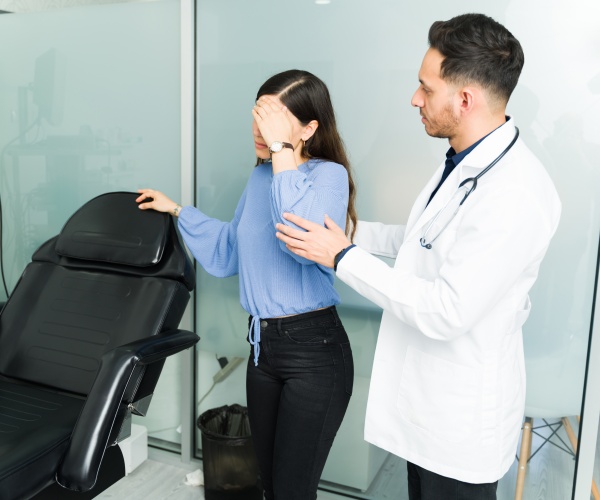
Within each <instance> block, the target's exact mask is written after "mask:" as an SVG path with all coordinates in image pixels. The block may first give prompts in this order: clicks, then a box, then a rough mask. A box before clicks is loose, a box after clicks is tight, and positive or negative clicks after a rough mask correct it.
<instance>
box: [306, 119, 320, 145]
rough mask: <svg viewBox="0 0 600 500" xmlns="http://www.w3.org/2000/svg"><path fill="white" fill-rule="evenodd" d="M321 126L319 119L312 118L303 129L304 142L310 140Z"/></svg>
mask: <svg viewBox="0 0 600 500" xmlns="http://www.w3.org/2000/svg"><path fill="white" fill-rule="evenodd" d="M318 128H319V122H318V121H317V120H312V121H310V122H308V125H306V126H305V127H304V130H303V131H302V140H303V141H304V142H306V141H308V140H309V139H310V138H311V137H312V136H313V135H314V134H315V132H316V131H317V129H318Z"/></svg>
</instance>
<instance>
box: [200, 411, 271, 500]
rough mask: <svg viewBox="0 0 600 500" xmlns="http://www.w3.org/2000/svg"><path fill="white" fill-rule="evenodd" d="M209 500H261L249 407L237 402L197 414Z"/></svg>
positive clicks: (206, 490) (206, 491)
mask: <svg viewBox="0 0 600 500" xmlns="http://www.w3.org/2000/svg"><path fill="white" fill-rule="evenodd" d="M198 428H199V429H200V431H201V433H202V463H203V470H204V494H205V497H206V500H226V499H227V500H229V499H231V500H234V499H235V500H242V499H243V500H262V498H263V491H262V486H261V483H260V478H259V472H258V464H257V462H256V455H255V453H254V446H253V444H252V436H251V435H250V423H249V422H248V409H247V408H246V407H244V406H240V405H237V404H234V405H231V406H227V405H226V406H221V407H220V408H213V409H212V410H207V411H205V412H204V413H203V414H202V415H200V416H199V417H198Z"/></svg>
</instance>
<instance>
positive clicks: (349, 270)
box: [337, 119, 560, 483]
mask: <svg viewBox="0 0 600 500" xmlns="http://www.w3.org/2000/svg"><path fill="white" fill-rule="evenodd" d="M514 134H515V126H514V123H513V120H512V119H510V120H509V121H508V122H507V123H505V124H504V125H502V126H501V127H500V128H498V129H496V130H495V131H494V132H493V133H492V134H490V135H489V136H488V137H486V138H485V139H484V141H483V142H482V143H481V144H479V145H478V146H477V147H476V148H475V149H474V150H473V151H472V152H471V153H470V154H469V155H467V156H466V157H465V158H464V159H463V161H462V162H461V163H460V164H459V165H458V166H457V167H456V168H455V169H454V170H453V171H452V173H451V174H450V176H449V177H448V178H447V179H446V181H445V182H444V184H443V185H442V186H441V188H440V189H439V191H438V192H437V194H436V195H435V196H434V198H433V200H432V201H431V203H430V204H429V206H427V208H425V206H426V203H427V200H428V199H429V196H430V194H431V192H432V190H433V189H434V187H435V186H436V185H437V183H438V182H439V179H440V177H441V173H442V170H443V167H444V165H443V164H442V165H441V166H440V167H439V169H438V170H437V172H436V173H435V175H434V176H433V177H432V179H431V180H430V181H429V183H428V184H427V185H426V186H425V188H424V189H423V191H422V192H421V194H420V195H419V197H418V198H417V200H416V202H415V204H414V206H413V209H412V211H411V213H410V216H409V219H408V223H407V225H406V227H404V226H385V225H382V224H379V223H369V222H362V221H361V222H359V224H358V231H357V237H356V243H357V244H358V247H357V248H354V249H352V250H351V251H349V252H348V253H347V254H346V256H345V257H344V258H343V259H342V260H341V261H340V263H339V265H338V269H337V276H338V277H339V278H340V279H341V280H342V281H344V282H345V283H347V284H348V285H349V286H351V287H352V288H354V289H355V290H357V291H358V292H359V293H361V294H362V295H364V296H365V297H366V298H368V299H370V300H371V301H373V302H374V303H375V304H377V305H379V306H380V307H382V308H383V310H384V312H383V317H382V320H381V327H380V331H379V338H378V342H377V349H376V352H375V360H374V363H373V373H372V377H371V386H370V392H369V400H368V405H367V417H366V424H365V439H366V440H367V441H369V442H370V443H373V444H375V445H377V446H379V447H380V448H383V449H385V450H388V451H390V452H391V453H393V454H395V455H398V456H400V457H403V458H405V459H406V460H408V461H410V462H413V463H415V464H417V465H419V466H421V467H424V468H426V469H427V470H430V471H432V472H435V473H437V474H441V475H443V476H446V477H451V478H455V479H458V480H460V481H466V482H470V483H488V482H493V481H496V480H498V479H499V478H500V477H502V476H503V475H504V474H505V473H506V471H507V470H508V469H509V467H510V465H511V464H512V463H513V461H514V459H515V451H516V447H517V441H518V437H519V431H520V427H521V423H522V418H523V411H524V401H525V365H524V359H523V346H522V333H521V327H522V325H523V323H524V322H525V320H526V319H527V316H528V315H529V309H530V302H529V297H528V292H529V290H530V288H531V286H532V285H533V283H534V281H535V279H536V277H537V274H538V269H539V265H540V262H541V260H542V258H543V256H544V254H545V252H546V249H547V247H548V244H549V242H550V239H551V237H552V235H553V234H554V232H555V230H556V227H557V225H558V220H559V216H560V201H559V198H558V195H557V193H556V190H555V188H554V185H553V183H552V181H551V179H550V177H549V176H548V174H547V173H546V171H545V170H544V168H543V166H542V165H541V164H540V162H539V161H538V160H537V159H536V158H535V157H534V156H533V154H532V153H531V152H530V151H529V149H528V148H527V147H526V146H525V144H524V143H523V142H522V141H521V139H518V140H517V142H516V143H515V145H514V146H513V148H512V149H511V150H510V151H509V152H508V153H507V154H506V156H505V157H504V158H503V159H502V160H500V162H499V163H498V164H496V165H495V166H494V167H493V168H492V169H491V170H490V171H489V172H487V173H486V174H485V175H484V176H483V177H482V178H481V179H480V181H479V183H478V187H477V189H476V190H475V191H474V192H473V193H472V194H471V196H470V197H469V198H468V199H467V201H466V202H465V204H464V205H463V207H462V209H461V210H460V211H459V212H458V214H457V215H456V217H455V218H454V219H453V220H452V221H451V223H450V224H449V225H448V227H447V228H446V229H445V230H444V231H443V232H442V233H441V235H440V236H439V238H438V239H437V240H436V241H435V242H434V243H433V248H432V249H430V250H427V249H425V248H422V247H421V245H420V243H419V239H420V238H421V236H422V235H423V232H424V230H425V228H426V226H427V224H428V222H429V221H430V220H431V219H432V217H434V216H435V214H437V212H438V211H439V210H440V208H441V207H442V206H443V205H444V204H445V203H446V202H447V200H448V199H449V198H450V197H451V196H452V195H453V194H454V193H455V191H456V189H457V188H458V185H459V184H460V182H461V181H462V180H464V179H466V178H468V177H474V176H475V175H477V174H478V173H479V172H481V170H482V169H483V168H485V167H486V166H487V165H488V164H489V163H490V162H492V161H493V160H494V159H495V158H496V157H497V156H498V155H499V154H500V153H501V151H502V150H503V149H504V148H505V147H506V146H507V145H508V144H509V143H510V142H511V140H512V139H513V137H514ZM371 254H377V255H385V256H391V257H396V262H395V266H394V267H393V268H390V267H389V266H388V265H387V264H385V263H384V262H382V261H381V260H380V259H378V258H377V257H374V256H373V255H371Z"/></svg>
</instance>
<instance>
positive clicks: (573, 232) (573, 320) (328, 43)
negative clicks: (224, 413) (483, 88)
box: [197, 0, 600, 500]
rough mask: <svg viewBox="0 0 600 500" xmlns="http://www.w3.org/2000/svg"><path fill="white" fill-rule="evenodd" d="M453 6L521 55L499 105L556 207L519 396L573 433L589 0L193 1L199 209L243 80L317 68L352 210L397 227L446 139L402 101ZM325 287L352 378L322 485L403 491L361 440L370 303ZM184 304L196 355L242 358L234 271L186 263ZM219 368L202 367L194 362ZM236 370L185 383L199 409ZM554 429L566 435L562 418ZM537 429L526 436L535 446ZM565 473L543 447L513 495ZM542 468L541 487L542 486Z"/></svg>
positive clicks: (394, 467)
mask: <svg viewBox="0 0 600 500" xmlns="http://www.w3.org/2000/svg"><path fill="white" fill-rule="evenodd" d="M464 12H483V13H485V14H487V15H490V16H492V17H494V18H495V19H497V20H498V21H500V22H502V23H503V24H505V25H506V26H507V27H508V28H509V29H510V30H511V31H512V32H513V33H514V34H515V36H516V37H517V38H518V39H519V40H520V41H521V43H522V45H523V48H524V51H525V57H526V63H525V68H524V71H523V74H522V77H521V80H520V84H519V86H518V87H517V90H516V91H515V93H514V96H513V98H512V100H511V102H510V104H509V113H510V114H511V115H513V117H514V119H515V122H516V124H517V125H518V126H519V128H520V130H521V136H522V137H523V139H524V140H525V141H526V143H527V144H528V145H529V146H530V148H531V149H532V150H533V151H534V152H535V153H536V154H537V155H538V156H539V157H540V158H541V159H542V161H543V162H544V164H545V165H546V167H547V169H548V171H549V172H550V174H551V176H552V177H553V179H554V181H555V183H556V185H557V188H558V190H559V193H560V195H561V198H562V201H563V204H564V215H563V219H562V223H561V226H560V228H559V230H558V233H557V235H556V238H555V241H554V243H553V245H552V246H551V248H550V250H549V253H548V256H547V259H546V261H545V262H544V264H543V267H542V269H541V275H540V278H539V281H538V283H537V284H536V286H535V288H534V290H533V291H532V293H531V299H532V302H533V311H532V314H531V317H530V319H529V320H528V322H527V323H526V325H525V348H526V355H527V370H528V376H529V380H530V384H529V387H528V397H527V408H528V413H529V416H531V417H535V418H536V425H537V423H538V422H541V423H542V424H543V421H539V418H540V417H545V418H547V419H548V422H549V424H552V425H554V423H555V422H557V423H558V424H560V423H561V417H569V421H570V423H571V426H572V427H573V429H574V432H575V433H577V432H578V424H577V419H576V415H578V413H579V412H580V409H579V408H580V406H581V397H582V389H583V379H584V370H585V357H586V352H587V347H588V346H587V335H588V332H589V326H590V314H591V300H592V291H593V283H594V275H595V256H596V251H597V248H596V245H597V241H598V232H599V226H600V224H599V223H600V211H599V208H598V200H600V196H599V195H600V193H599V192H598V190H599V189H600V179H599V175H600V168H599V162H598V158H599V157H600V154H599V153H600V139H599V138H600V125H599V123H598V120H597V117H598V116H599V114H600V98H599V94H600V70H599V68H600V53H599V52H598V47H599V46H600V32H599V31H598V29H597V19H599V18H600V6H599V5H598V2H596V1H595V0H575V1H574V2H568V3H565V2H560V1H558V0H553V1H550V2H542V1H541V0H524V1H519V2H516V1H506V0H505V1H498V2H494V3H493V4H492V3H486V4H485V6H483V5H482V3H481V2H476V1H468V0H458V1H455V2H442V1H428V2H424V3H423V2H417V3H415V2H413V3H405V2H397V1H394V0H376V1H372V2H363V1H359V0H345V1H339V0H332V1H331V2H330V3H329V4H317V3H316V2H314V1H308V0H294V1H288V2H285V3H282V2H277V1H275V0H257V1H252V2H247V1H245V0H237V1H236V0H232V1H229V2H227V5H225V4H224V3H223V2H219V1H217V0H200V1H199V2H198V17H197V23H198V47H197V50H198V107H197V112H198V135H197V141H198V158H197V168H198V170H197V175H198V178H197V182H198V189H197V194H198V202H199V206H200V208H201V209H202V210H204V211H206V213H208V214H209V215H211V216H214V217H218V218H221V219H223V220H229V219H230V218H231V217H232V216H233V211H234V209H235V206H236V204H237V201H238V198H239V195H240V194H241V192H242V189H243V187H244V185H245V181H246V179H247V178H248V176H249V174H250V172H251V170H252V168H253V165H254V156H253V147H252V137H251V130H250V124H251V114H250V110H251V107H252V105H253V100H254V96H255V93H256V90H257V88H258V86H259V85H260V84H261V83H262V82H263V81H264V80H265V79H266V78H267V77H268V76H270V75H271V74H274V73H276V72H279V71H282V70H285V69H289V68H300V69H306V70H308V71H311V72H313V73H315V74H317V75H318V76H319V77H321V78H322V79H323V80H324V81H325V82H326V83H327V84H328V86H329V89H330V91H331V94H332V98H333V101H334V105H335V107H336V111H337V114H338V121H339V125H340V128H341V132H342V135H343V137H344V140H345V142H346V144H347V146H348V149H349V152H350V157H351V161H352V166H353V168H354V172H355V176H356V180H357V184H358V195H357V196H358V198H357V203H358V206H357V208H358V213H359V218H361V219H364V220H378V221H382V222H387V223H404V222H405V221H406V218H407V216H408V212H409V209H410V207H411V205H412V203H413V201H414V199H415V197H416V196H417V194H418V192H419V191H420V190H421V188H422V187H423V185H424V184H425V182H426V181H427V180H428V179H429V177H430V176H431V174H432V173H433V171H434V170H435V169H436V168H437V166H438V165H439V164H440V163H441V162H442V159H443V158H444V154H445V152H446V150H447V148H448V144H447V142H446V141H442V140H439V139H433V138H430V137H428V136H427V135H426V134H425V133H424V131H423V126H422V124H421V123H420V120H419V114H418V110H416V109H412V108H411V107H410V99H411V96H412V94H413V92H414V91H415V89H416V87H417V85H418V81H417V72H418V69H419V66H420V64H421V60H422V57H423V54H424V53H425V51H426V49H427V31H428V29H429V26H430V25H431V23H432V22H433V21H435V20H438V19H448V18H450V17H452V16H454V15H457V14H461V13H464ZM232 13H233V15H232ZM534 24H535V26H539V27H543V29H541V28H540V29H534ZM339 289H340V292H341V294H342V300H343V303H342V305H341V306H340V307H339V310H340V312H341V316H342V319H343V321H344V324H345V326H346V328H347V330H348V332H349V335H350V339H351V342H352V348H353V351H354V355H355V362H356V377H357V378H356V381H357V382H356V387H357V388H358V389H357V390H356V391H355V393H354V395H353V400H352V403H351V405H352V406H351V408H350V410H349V412H348V414H347V417H346V421H345V422H344V424H343V426H342V429H340V432H339V433H338V437H337V438H336V442H335V444H334V448H333V450H332V452H331V455H330V458H329V461H328V463H327V467H326V469H325V472H324V474H323V479H324V480H326V481H328V483H327V485H328V487H331V488H334V489H335V487H334V486H332V484H333V483H335V484H337V485H338V486H339V487H340V488H342V489H343V487H346V488H351V490H349V491H353V492H354V493H356V492H357V491H364V493H361V494H362V495H363V496H364V497H365V498H389V497H393V498H405V497H402V496H401V494H403V493H404V492H405V491H406V486H405V481H406V480H405V472H404V464H403V462H402V461H401V460H398V459H395V458H394V457H389V456H386V455H385V454H384V455H382V454H381V453H380V451H379V450H377V449H374V447H371V446H368V445H366V444H365V443H364V441H363V440H362V420H364V410H365V404H366V393H367V388H368V381H369V378H370V371H371V365H372V358H373V353H374V346H375V342H376V337H377V331H378V326H379V320H380V315H381V311H379V310H378V309H377V308H375V307H374V306H373V305H371V304H369V303H368V302H366V301H365V300H363V299H362V298H360V297H359V296H358V295H357V294H355V293H354V292H353V291H351V290H349V289H347V288H346V287H345V286H341V285H340V286H339ZM197 308H198V328H199V334H200V335H201V336H202V339H203V340H202V345H201V350H203V351H204V352H201V353H200V354H199V356H200V355H201V356H206V358H207V359H211V360H213V361H214V360H215V358H216V357H219V356H226V357H228V358H233V357H244V358H245V357H246V356H247V353H248V344H247V343H246V341H245V340H244V338H245V335H246V327H247V323H246V322H247V314H246V313H245V312H244V311H243V310H242V309H241V307H240V305H239V298H238V287H237V278H228V279H225V280H219V279H215V278H211V277H209V276H207V275H206V274H205V273H204V272H202V271H200V273H199V294H198V301H197ZM199 368H200V369H199V372H201V370H202V364H201V363H200V364H199ZM218 369H219V367H218V365H214V366H213V367H212V368H211V369H210V370H209V372H210V373H213V372H216V371H217V370H218ZM211 370H212V371H211ZM210 373H208V372H207V374H210ZM235 377H238V378H235ZM201 379H202V375H199V380H201ZM243 381H244V379H243V374H242V373H241V372H240V373H237V371H236V372H234V378H232V379H231V380H230V383H229V384H227V385H226V384H225V381H224V382H223V386H219V385H218V384H217V385H215V386H212V385H210V384H208V385H206V386H202V385H201V384H200V385H199V394H198V397H199V398H201V397H205V399H204V400H203V401H202V402H201V403H200V405H199V408H200V410H202V409H203V408H207V407H209V406H210V405H211V404H212V403H220V404H224V403H234V402H238V403H244V401H245V396H244V386H243ZM209 390H210V392H208V391H209ZM207 394H208V395H207ZM539 432H540V433H542V434H543V433H544V432H546V431H545V429H540V430H539ZM558 433H559V435H560V436H561V437H562V438H563V439H564V441H565V442H566V443H567V445H569V440H568V437H567V435H566V433H565V431H564V428H561V429H559V431H558ZM540 441H541V439H540V438H538V437H537V436H536V437H534V448H535V444H536V443H539V442H540ZM567 447H568V446H567ZM515 451H517V450H515ZM573 471H574V461H573V459H572V457H571V456H570V455H569V454H568V453H567V452H565V451H562V450H560V449H558V448H556V447H554V446H552V445H546V447H545V448H543V449H542V450H541V451H540V452H539V453H538V454H537V455H536V456H535V457H533V459H532V460H531V462H530V466H529V472H528V475H527V478H526V483H525V484H526V491H525V498H529V497H531V498H534V497H535V498H538V497H539V498H542V497H543V498H545V499H546V500H564V499H565V498H568V497H570V491H571V489H572V480H573ZM377 473H379V475H378V476H377ZM547 477H550V478H551V479H552V488H550V487H549V488H548V489H546V490H545V489H544V488H545V481H546V478H547ZM515 482H516V462H515V465H514V466H513V468H512V469H511V471H510V472H509V474H507V476H506V477H505V478H504V479H503V480H502V481H501V482H500V486H499V492H498V498H500V499H508V498H513V497H514V493H515ZM540 491H543V492H542V493H540ZM398 492H400V493H398ZM540 495H541V496H540Z"/></svg>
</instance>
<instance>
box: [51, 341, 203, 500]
mask: <svg viewBox="0 0 600 500" xmlns="http://www.w3.org/2000/svg"><path fill="white" fill-rule="evenodd" d="M198 340H200V338H199V337H198V336H197V335H196V334H195V333H192V332H189V331H186V330H171V331H167V332H164V333H161V334H158V335H153V336H152V337H147V338H144V339H142V340H138V341H135V342H131V343H130V344H125V345H123V346H120V347H117V348H116V349H113V350H111V351H108V352H106V353H105V354H104V355H103V356H102V362H101V365H100V370H99V372H98V375H97V376H96V380H95V381H94V385H93V386H92V390H91V391H90V394H89V396H88V398H87V400H86V402H85V405H84V407H83V409H82V411H81V414H80V415H79V419H78V420H77V423H76V424H75V429H74V430H73V434H72V435H71V441H70V443H69V447H68V449H67V451H66V453H65V456H64V458H63V461H62V462H61V464H60V465H59V467H58V469H57V472H56V481H57V482H58V483H59V484H60V485H61V486H63V487H64V488H68V489H70V490H74V491H88V490H90V489H91V488H93V487H94V485H95V484H96V479H97V475H98V470H99V468H100V464H101V463H102V457H103V456H104V451H105V450H106V447H107V445H108V439H109V436H110V434H111V430H112V427H113V425H114V423H115V417H116V415H117V411H118V410H119V406H120V405H121V404H122V399H123V394H124V393H125V389H126V388H127V384H128V383H129V379H130V378H131V375H132V373H133V371H134V368H135V367H136V366H137V365H148V364H151V363H155V362H157V361H162V360H164V359H165V358H167V357H169V356H171V355H173V354H176V353H178V352H180V351H183V350H185V349H188V348H190V347H192V346H193V345H194V344H196V342H198Z"/></svg>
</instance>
